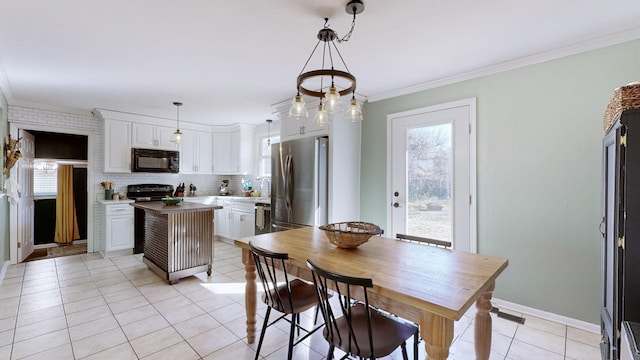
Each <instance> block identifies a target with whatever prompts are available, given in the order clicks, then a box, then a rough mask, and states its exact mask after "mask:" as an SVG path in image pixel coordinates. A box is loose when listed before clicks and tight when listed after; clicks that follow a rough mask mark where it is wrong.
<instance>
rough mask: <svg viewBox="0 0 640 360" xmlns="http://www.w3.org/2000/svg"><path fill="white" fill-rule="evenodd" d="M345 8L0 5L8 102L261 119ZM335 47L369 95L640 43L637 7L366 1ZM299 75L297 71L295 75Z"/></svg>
mask: <svg viewBox="0 0 640 360" xmlns="http://www.w3.org/2000/svg"><path fill="white" fill-rule="evenodd" d="M346 2H347V0H315V1H313V0H269V1H265V0H245V1H237V0H233V1H211V0H185V1H175V0H173V1H169V0H136V1H130V0H110V1H98V0H56V1H43V0H20V1H14V0H0V9H2V16H1V17H0V86H2V89H3V91H4V93H5V96H6V97H7V100H8V102H9V104H12V105H24V106H38V107H46V108H60V109H72V110H79V111H89V110H93V109H94V108H102V109H109V110H116V111H123V112H130V113H135V114H141V115H150V116H157V117H164V118H168V119H175V116H176V111H175V107H174V106H173V105H172V102H174V101H182V102H183V103H184V106H183V107H182V108H181V109H180V115H181V116H180V118H181V120H184V121H192V122H198V123H208V124H230V123H235V122H242V123H254V124H260V123H264V120H265V119H267V118H273V117H274V116H275V115H274V114H273V113H274V107H273V106H272V105H274V104H276V103H281V102H283V101H288V100H289V99H291V98H292V97H293V95H295V86H296V84H295V79H296V76H297V75H298V74H299V72H300V71H301V69H302V66H303V65H304V62H305V61H306V60H307V58H308V57H309V55H310V54H311V50H312V49H313V46H314V45H315V43H316V41H317V40H316V33H317V32H318V30H319V29H321V28H322V26H323V23H324V20H323V18H324V17H328V18H330V20H329V22H330V24H331V28H332V29H334V30H335V31H336V32H338V34H339V35H340V36H342V35H344V34H345V33H346V32H347V31H348V30H349V27H350V24H351V15H349V14H347V13H346V12H345V10H344V7H345V4H346ZM364 3H365V6H366V9H365V11H364V12H363V13H362V14H360V15H358V18H357V21H356V27H355V31H354V33H353V36H352V37H351V40H350V41H348V42H346V43H342V44H341V45H340V52H341V53H342V55H343V57H344V59H345V61H346V63H347V65H348V66H349V69H350V71H351V72H352V73H353V74H354V75H355V76H356V77H357V80H358V86H357V93H358V95H359V97H360V98H362V99H365V98H368V99H369V100H376V99H381V98H385V97H389V96H392V95H397V94H400V93H406V92H409V91H411V90H412V89H420V88H425V87H428V86H430V84H431V85H432V86H435V84H443V83H446V82H452V81H455V80H456V79H462V78H464V77H467V78H468V77H473V76H477V75H480V74H485V73H487V72H491V71H494V72H495V71H497V70H498V69H503V68H509V67H514V66H518V65H523V64H527V63H533V62H536V61H541V60H545V59H548V58H553V57H557V56H561V55H566V54H570V53H575V52H579V51H584V50H589V49H591V48H597V47H601V46H605V45H608V44H614V43H619V42H622V41H627V40H631V39H635V38H640V28H639V27H637V24H638V22H637V20H638V19H639V18H640V1H638V0H616V1H607V0H588V1H584V0H537V1H524V0H484V1H477V0H454V1H445V0H364ZM307 70H308V69H307Z"/></svg>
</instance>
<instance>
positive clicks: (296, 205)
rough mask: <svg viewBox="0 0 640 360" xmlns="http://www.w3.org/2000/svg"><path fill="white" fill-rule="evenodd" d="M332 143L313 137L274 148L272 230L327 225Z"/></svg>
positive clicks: (323, 138)
mask: <svg viewBox="0 0 640 360" xmlns="http://www.w3.org/2000/svg"><path fill="white" fill-rule="evenodd" d="M328 155H329V139H328V138H327V137H309V138H303V139H298V140H290V141H285V142H282V143H279V144H273V145H271V180H272V181H271V229H272V231H282V230H289V229H295V228H299V227H304V226H319V225H324V224H326V223H327V199H328V196H327V183H328V173H327V172H328V166H327V164H328Z"/></svg>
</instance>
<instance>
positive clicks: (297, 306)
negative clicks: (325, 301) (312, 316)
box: [262, 279, 318, 314]
mask: <svg viewBox="0 0 640 360" xmlns="http://www.w3.org/2000/svg"><path fill="white" fill-rule="evenodd" d="M289 283H290V284H291V299H292V300H293V309H291V305H290V303H289V298H288V296H289V294H288V291H287V284H282V285H279V286H278V288H277V289H272V290H271V294H272V296H270V297H267V295H266V294H262V301H263V302H264V303H265V304H266V305H267V306H269V307H272V308H273V309H274V310H277V311H279V312H281V313H283V314H291V313H297V314H299V313H301V312H304V311H306V310H308V309H311V308H312V307H314V306H316V305H317V304H318V300H317V297H316V289H315V286H314V285H313V284H310V283H308V282H306V281H303V280H300V279H294V280H291V281H290V282H289ZM276 292H277V293H279V294H278V295H279V297H280V299H282V301H281V303H282V306H280V304H277V301H269V298H271V299H277V298H278V296H277V295H276Z"/></svg>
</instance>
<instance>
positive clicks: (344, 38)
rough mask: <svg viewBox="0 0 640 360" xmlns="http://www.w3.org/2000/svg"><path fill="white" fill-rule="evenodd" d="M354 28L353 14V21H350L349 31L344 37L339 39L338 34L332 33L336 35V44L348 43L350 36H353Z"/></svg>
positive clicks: (354, 19) (354, 17) (354, 16)
mask: <svg viewBox="0 0 640 360" xmlns="http://www.w3.org/2000/svg"><path fill="white" fill-rule="evenodd" d="M355 28H356V14H355V13H354V14H353V20H352V21H351V29H350V30H349V32H348V33H347V34H346V35H345V36H343V37H342V38H340V36H338V33H337V32H336V31H334V33H336V37H337V39H336V41H337V42H338V44H341V43H343V42H347V41H349V39H351V34H353V29H355Z"/></svg>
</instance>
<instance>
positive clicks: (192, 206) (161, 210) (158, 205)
mask: <svg viewBox="0 0 640 360" xmlns="http://www.w3.org/2000/svg"><path fill="white" fill-rule="evenodd" d="M129 205H131V206H133V207H136V208H139V209H143V210H146V211H151V212H154V213H157V214H171V213H181V212H197V211H209V210H217V209H222V206H218V205H205V204H198V203H195V202H186V201H182V202H180V203H179V204H178V205H165V204H164V203H163V202H161V201H146V202H138V203H131V204H129Z"/></svg>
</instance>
